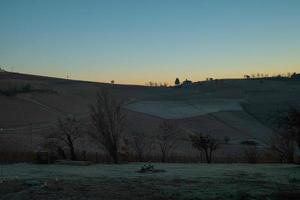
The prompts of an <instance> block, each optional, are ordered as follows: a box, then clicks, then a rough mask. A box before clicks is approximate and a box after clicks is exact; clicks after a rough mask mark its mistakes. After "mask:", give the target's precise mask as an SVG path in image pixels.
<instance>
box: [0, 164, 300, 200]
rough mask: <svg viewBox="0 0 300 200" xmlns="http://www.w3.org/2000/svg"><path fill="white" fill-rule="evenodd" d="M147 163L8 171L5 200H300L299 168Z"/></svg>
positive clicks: (0, 188)
mask: <svg viewBox="0 0 300 200" xmlns="http://www.w3.org/2000/svg"><path fill="white" fill-rule="evenodd" d="M142 165H143V164H141V163H134V164H126V165H92V166H69V165H33V164H15V165H6V166H3V175H4V177H2V180H4V181H3V183H1V184H0V198H1V199H190V200H192V199H193V200H196V199H240V200H241V199H298V198H299V195H300V192H299V191H300V167H299V166H297V165H248V164H212V165H207V164H160V163H157V164H154V166H155V167H156V168H158V169H163V170H165V172H162V173H154V174H140V173H137V172H136V170H138V169H139V168H140V167H141V166H142Z"/></svg>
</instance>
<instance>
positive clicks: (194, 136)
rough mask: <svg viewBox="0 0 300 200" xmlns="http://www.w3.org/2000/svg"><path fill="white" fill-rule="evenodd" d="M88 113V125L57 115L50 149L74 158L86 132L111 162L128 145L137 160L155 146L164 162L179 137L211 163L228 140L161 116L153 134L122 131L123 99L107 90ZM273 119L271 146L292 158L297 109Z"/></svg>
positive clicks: (299, 139) (299, 118) (299, 141)
mask: <svg viewBox="0 0 300 200" xmlns="http://www.w3.org/2000/svg"><path fill="white" fill-rule="evenodd" d="M90 116H91V117H90V120H91V121H90V123H89V126H84V125H83V124H82V123H81V122H80V121H78V120H77V119H76V118H74V117H72V116H67V117H65V118H63V119H59V120H58V123H57V126H56V129H55V131H53V133H52V134H51V135H49V137H48V139H47V141H48V144H49V143H50V145H49V146H51V147H52V148H53V147H55V149H54V150H53V151H56V153H57V154H59V155H60V156H62V157H63V158H67V157H69V159H71V160H77V159H78V156H77V155H76V152H77V151H76V145H75V144H76V143H77V142H78V141H79V139H80V138H82V137H86V136H88V137H89V138H91V139H92V140H93V141H94V142H95V143H96V144H98V145H99V146H101V147H102V148H104V149H105V151H106V152H107V153H108V155H109V156H110V157H111V159H112V160H113V162H114V163H120V161H121V155H123V154H124V149H127V150H128V149H131V150H132V151H133V152H134V154H135V155H136V157H137V160H139V161H145V156H146V155H149V153H150V152H151V151H153V150H155V152H159V153H160V156H161V162H166V161H167V160H168V158H169V157H170V155H171V154H172V153H173V152H174V150H175V149H176V147H178V145H179V144H180V143H181V142H182V141H185V142H187V141H188V142H189V143H190V144H191V145H192V147H194V148H195V149H196V150H197V151H199V153H200V154H201V155H203V156H204V157H205V160H206V161H207V162H208V163H210V162H212V158H213V154H214V152H215V151H216V150H217V149H218V148H219V147H220V145H221V144H223V143H228V141H229V140H230V138H228V137H225V138H224V139H223V140H220V139H218V138H215V137H213V136H212V135H210V134H202V133H189V134H188V135H189V136H188V137H187V138H186V137H183V136H184V135H187V134H185V133H186V132H185V130H184V129H182V128H180V127H179V126H178V125H177V124H175V123H173V122H172V121H170V120H163V121H162V122H161V123H160V124H159V125H158V127H157V128H156V129H155V130H153V134H150V135H147V134H146V133H145V132H143V131H132V132H131V133H129V134H126V135H125V127H126V123H127V120H126V114H125V112H124V110H123V103H122V101H119V100H118V99H116V98H114V97H113V96H112V95H111V94H110V93H109V92H108V91H106V90H104V91H101V92H100V93H98V95H97V100H96V103H95V104H94V105H93V106H91V107H90ZM274 123H276V125H277V131H276V132H277V134H276V136H275V137H274V140H272V144H271V147H272V149H273V150H274V151H275V152H277V153H278V155H279V156H280V158H281V160H282V161H283V162H293V156H294V152H295V150H296V149H297V147H298V148H300V111H299V110H297V109H295V108H291V109H290V110H289V111H287V112H286V113H284V114H282V115H280V116H278V117H276V120H274ZM65 149H68V152H65ZM125 153H126V152H125ZM245 153H247V155H248V157H251V156H252V157H254V156H256V155H255V153H257V152H255V151H252V150H251V151H247V152H245Z"/></svg>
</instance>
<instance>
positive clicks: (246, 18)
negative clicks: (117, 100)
mask: <svg viewBox="0 0 300 200" xmlns="http://www.w3.org/2000/svg"><path fill="white" fill-rule="evenodd" d="M0 65H1V66H6V69H7V70H11V69H13V70H14V71H18V72H24V73H31V74H40V75H47V76H58V77H66V74H68V75H69V77H70V78H72V79H82V80H92V81H100V82H109V81H110V80H115V82H116V83H131V84H144V83H145V82H148V81H155V82H169V83H173V82H174V80H175V78H176V77H179V78H180V79H181V80H182V79H185V78H188V79H191V80H193V81H197V80H203V79H205V78H206V77H215V78H222V77H242V76H243V74H251V73H258V72H259V73H269V74H270V75H272V74H273V73H279V72H295V71H298V72H299V71H300V0H236V1H232V0H206V1H204V0H198V1H196V0H195V1H192V0H134V1H133V0H106V1H104V0H103V1H101V0H97V1H96V0H81V1H79V0H19V1H16V0H0Z"/></svg>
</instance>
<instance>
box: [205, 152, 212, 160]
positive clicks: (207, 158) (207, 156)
mask: <svg viewBox="0 0 300 200" xmlns="http://www.w3.org/2000/svg"><path fill="white" fill-rule="evenodd" d="M205 157H206V162H207V163H211V158H210V156H209V155H208V151H207V150H205Z"/></svg>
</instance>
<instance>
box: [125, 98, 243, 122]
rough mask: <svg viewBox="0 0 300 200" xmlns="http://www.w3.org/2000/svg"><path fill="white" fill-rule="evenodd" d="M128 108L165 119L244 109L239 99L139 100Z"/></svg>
mask: <svg viewBox="0 0 300 200" xmlns="http://www.w3.org/2000/svg"><path fill="white" fill-rule="evenodd" d="M126 108H128V109H130V110H133V111H136V112H141V113H145V114H149V115H153V116H157V117H160V118H165V119H182V118H188V117H195V116H199V115H206V114H210V113H216V112H221V111H241V110H243V109H242V107H241V106H240V104H239V101H238V100H230V99H209V100H197V101H194V102H193V101H138V102H134V103H132V104H129V105H127V106H126Z"/></svg>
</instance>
